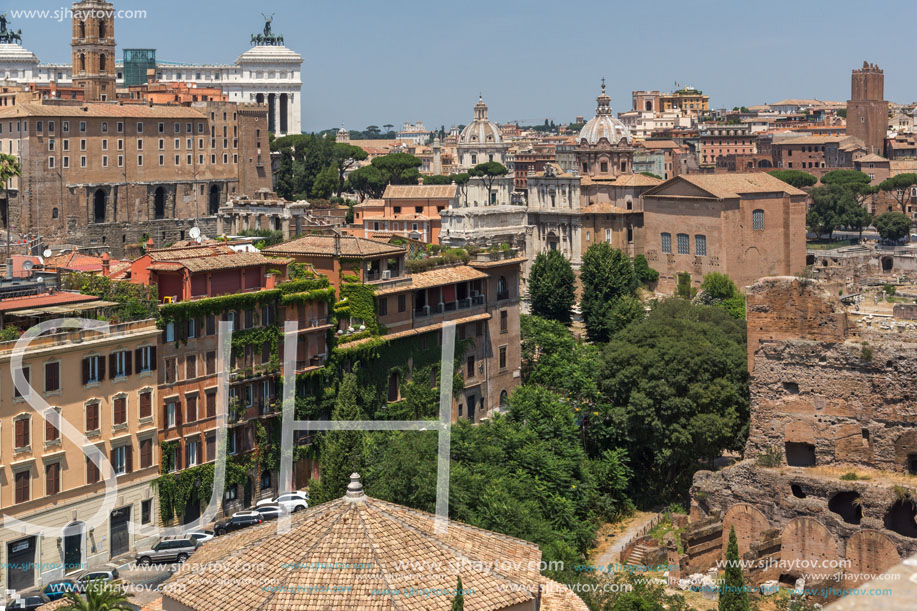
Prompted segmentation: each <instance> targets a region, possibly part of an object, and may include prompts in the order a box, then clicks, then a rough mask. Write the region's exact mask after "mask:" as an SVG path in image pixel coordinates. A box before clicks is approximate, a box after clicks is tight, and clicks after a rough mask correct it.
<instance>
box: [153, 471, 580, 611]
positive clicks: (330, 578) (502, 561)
mask: <svg viewBox="0 0 917 611" xmlns="http://www.w3.org/2000/svg"><path fill="white" fill-rule="evenodd" d="M351 487H354V483H353V482H351ZM348 494H351V493H350V492H348ZM434 518H435V516H433V514H430V513H426V512H422V511H416V510H413V509H409V508H407V507H403V506H401V505H396V504H394V503H388V502H384V501H380V500H377V499H373V498H370V497H365V496H363V495H362V489H359V488H357V489H354V497H353V498H346V497H345V498H342V499H338V500H335V501H331V502H328V503H324V504H321V505H318V506H316V507H313V508H311V509H308V510H306V511H304V512H302V513H300V514H298V515H296V516H293V517H292V519H291V522H292V523H291V529H290V531H289V532H288V533H285V534H278V532H277V523H276V522H269V523H267V524H263V525H261V526H256V527H253V528H248V529H245V530H242V531H239V532H236V533H232V534H229V535H224V536H222V537H218V538H216V539H214V540H213V541H209V542H208V543H207V544H206V545H204V546H203V547H201V548H200V549H199V550H198V551H196V552H195V554H194V564H195V566H196V567H200V568H196V569H195V570H194V571H179V572H176V573H175V574H174V575H173V576H172V577H171V578H170V579H169V580H168V581H167V582H166V584H165V585H164V588H163V596H164V600H165V606H168V605H169V599H171V600H172V601H175V602H177V603H179V604H181V605H184V606H185V607H186V608H191V609H201V610H209V609H213V610H215V611H225V610H226V609H277V610H280V609H284V610H287V609H296V610H298V611H312V610H314V611H319V610H322V611H324V610H326V609H343V610H352V611H357V610H362V609H377V610H383V609H384V610H387V609H400V610H404V611H428V610H443V611H448V610H449V609H451V607H452V596H450V595H442V594H440V595H431V596H417V595H415V596H403V595H393V594H378V593H374V592H373V591H375V590H378V589H380V588H381V589H386V588H390V589H399V590H403V589H405V588H408V589H410V588H415V589H416V590H422V589H426V590H432V589H451V588H454V587H455V585H456V578H457V577H458V576H460V577H461V579H462V586H463V587H464V588H466V589H468V590H474V595H473V596H466V598H465V600H466V604H471V603H473V607H474V608H475V609H481V610H499V609H508V608H513V606H514V605H522V604H533V601H534V594H533V593H534V592H535V591H536V589H537V587H538V586H539V584H541V583H542V578H541V576H540V574H539V572H538V563H539V562H540V560H541V551H540V550H539V549H538V547H537V546H536V545H534V544H532V543H529V542H527V541H522V540H520V539H515V538H512V537H507V536H504V535H500V534H497V533H493V532H489V531H486V530H482V529H479V528H475V527H473V526H469V525H466V524H462V523H460V522H454V521H450V522H449V525H448V532H446V533H444V534H434V532H433V526H434ZM411 562H415V563H418V564H421V563H422V564H423V566H424V567H430V568H421V569H408V570H405V569H403V568H400V567H398V566H397V565H396V563H398V564H401V563H411ZM312 563H326V564H332V565H333V568H318V567H316V568H313V567H314V566H315V565H313V564H312ZM437 563H439V564H438V566H440V567H442V568H439V569H437V568H433V567H436V566H437ZM225 565H237V566H238V565H243V566H252V567H258V568H257V569H253V570H252V571H250V573H247V574H244V575H239V574H233V573H227V572H226V570H225V568H223V567H224V566H225ZM289 565H293V566H294V567H300V568H289ZM453 567H454V568H455V570H456V571H457V573H456V572H453V570H452V568H453ZM238 577H247V578H249V579H248V580H244V581H249V580H250V583H245V582H244V581H243V580H242V579H236V580H234V581H235V583H233V585H232V586H231V587H226V586H221V583H222V581H225V580H227V578H230V579H231V578H238ZM221 580H222V581H221ZM336 586H346V587H347V591H334V589H335V587H336ZM319 588H321V589H319ZM468 601H471V602H468ZM542 608H543V609H546V611H547V610H548V609H552V607H542ZM559 609H562V610H566V609H570V610H571V611H573V610H575V611H580V609H581V608H576V607H569V606H568V607H559Z"/></svg>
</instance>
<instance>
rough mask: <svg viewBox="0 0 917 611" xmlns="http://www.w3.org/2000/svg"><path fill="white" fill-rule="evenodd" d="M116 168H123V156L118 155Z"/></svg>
mask: <svg viewBox="0 0 917 611" xmlns="http://www.w3.org/2000/svg"><path fill="white" fill-rule="evenodd" d="M118 167H119V168H123V167H124V155H118Z"/></svg>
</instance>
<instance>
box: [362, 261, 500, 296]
mask: <svg viewBox="0 0 917 611" xmlns="http://www.w3.org/2000/svg"><path fill="white" fill-rule="evenodd" d="M410 278H411V282H410V283H407V282H404V283H402V284H396V285H395V286H392V287H389V288H384V289H379V290H377V291H376V295H392V294H394V293H403V292H405V291H416V290H418V289H425V288H430V287H433V286H442V285H444V284H452V283H453V282H465V281H468V280H480V279H483V278H487V274H485V273H484V272H479V271H478V270H476V269H474V268H473V267H471V266H470V265H453V266H450V267H437V268H434V269H431V270H430V271H426V272H420V273H417V274H411V275H410Z"/></svg>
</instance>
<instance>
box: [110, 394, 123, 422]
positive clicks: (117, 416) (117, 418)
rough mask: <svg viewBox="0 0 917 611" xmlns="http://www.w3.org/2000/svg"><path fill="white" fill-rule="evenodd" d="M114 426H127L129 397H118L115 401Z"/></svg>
mask: <svg viewBox="0 0 917 611" xmlns="http://www.w3.org/2000/svg"><path fill="white" fill-rule="evenodd" d="M112 424H114V425H115V426H118V425H119V424H127V397H116V398H115V401H114V420H113V421H112Z"/></svg>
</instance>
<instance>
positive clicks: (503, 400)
mask: <svg viewBox="0 0 917 611" xmlns="http://www.w3.org/2000/svg"><path fill="white" fill-rule="evenodd" d="M508 398H509V395H508V394H507V393H506V391H505V390H503V391H501V392H500V407H506V400H507V399H508Z"/></svg>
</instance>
